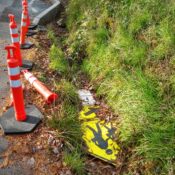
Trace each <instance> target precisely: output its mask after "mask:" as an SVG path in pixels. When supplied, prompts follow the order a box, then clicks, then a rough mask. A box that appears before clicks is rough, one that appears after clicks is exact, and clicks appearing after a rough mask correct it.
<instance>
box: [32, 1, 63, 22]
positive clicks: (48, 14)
mask: <svg viewBox="0 0 175 175" xmlns="http://www.w3.org/2000/svg"><path fill="white" fill-rule="evenodd" d="M51 1H52V3H53V5H52V6H51V7H49V8H47V9H46V10H44V11H43V12H41V13H40V14H39V15H37V16H36V17H35V18H34V19H33V24H34V25H35V24H36V25H43V24H46V23H47V22H50V21H52V20H53V19H54V18H55V17H56V16H57V14H58V13H59V8H60V7H61V2H60V1H59V0H51Z"/></svg>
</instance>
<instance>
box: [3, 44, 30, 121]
mask: <svg viewBox="0 0 175 175" xmlns="http://www.w3.org/2000/svg"><path fill="white" fill-rule="evenodd" d="M5 49H6V50H7V65H8V74H9V80H10V87H11V92H12V97H13V105H14V110H15V118H16V120H17V121H25V120H26V119H27V117H26V112H25V106H24V98H23V89H22V84H21V80H20V69H19V63H18V61H17V59H16V50H17V48H16V47H15V46H13V45H10V46H6V47H5Z"/></svg>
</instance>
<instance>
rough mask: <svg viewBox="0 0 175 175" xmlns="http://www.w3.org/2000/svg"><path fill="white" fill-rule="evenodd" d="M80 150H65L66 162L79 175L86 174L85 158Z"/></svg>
mask: <svg viewBox="0 0 175 175" xmlns="http://www.w3.org/2000/svg"><path fill="white" fill-rule="evenodd" d="M81 156H82V155H81V154H80V153H79V151H76V150H75V151H74V152H66V151H65V152H64V162H65V163H66V165H68V166H69V167H70V168H71V169H72V170H73V171H74V173H76V174H77V175H85V164H84V159H83V158H82V157H81Z"/></svg>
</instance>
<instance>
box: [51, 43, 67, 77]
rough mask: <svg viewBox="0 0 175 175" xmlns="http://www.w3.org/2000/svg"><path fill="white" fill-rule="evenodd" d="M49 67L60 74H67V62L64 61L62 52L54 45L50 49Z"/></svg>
mask: <svg viewBox="0 0 175 175" xmlns="http://www.w3.org/2000/svg"><path fill="white" fill-rule="evenodd" d="M49 57H50V67H51V68H52V69H54V70H56V71H58V72H60V73H61V74H65V73H66V72H68V62H67V60H66V59H65V56H64V53H63V51H62V50H61V49H60V48H58V47H57V46H55V45H52V46H51V48H50V53H49Z"/></svg>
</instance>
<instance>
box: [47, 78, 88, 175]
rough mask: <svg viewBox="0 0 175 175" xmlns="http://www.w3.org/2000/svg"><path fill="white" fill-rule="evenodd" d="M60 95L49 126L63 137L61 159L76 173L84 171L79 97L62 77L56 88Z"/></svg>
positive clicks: (80, 173)
mask: <svg viewBox="0 0 175 175" xmlns="http://www.w3.org/2000/svg"><path fill="white" fill-rule="evenodd" d="M56 90H57V92H58V94H59V95H60V103H61V104H60V108H59V110H58V112H57V113H55V115H54V116H53V118H52V119H51V120H49V121H48V124H49V126H50V127H52V128H54V129H56V130H58V137H59V138H63V139H64V155H63V160H64V162H65V163H66V165H67V166H69V167H70V168H71V169H72V171H73V172H75V173H76V174H77V175H83V174H84V172H85V164H84V156H83V153H82V144H83V143H82V132H81V125H80V122H79V119H78V116H79V110H80V108H79V105H80V102H79V98H78V95H77V93H76V88H75V86H74V85H73V84H72V83H71V82H69V81H67V80H65V79H62V80H61V81H60V82H57V88H56Z"/></svg>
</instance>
